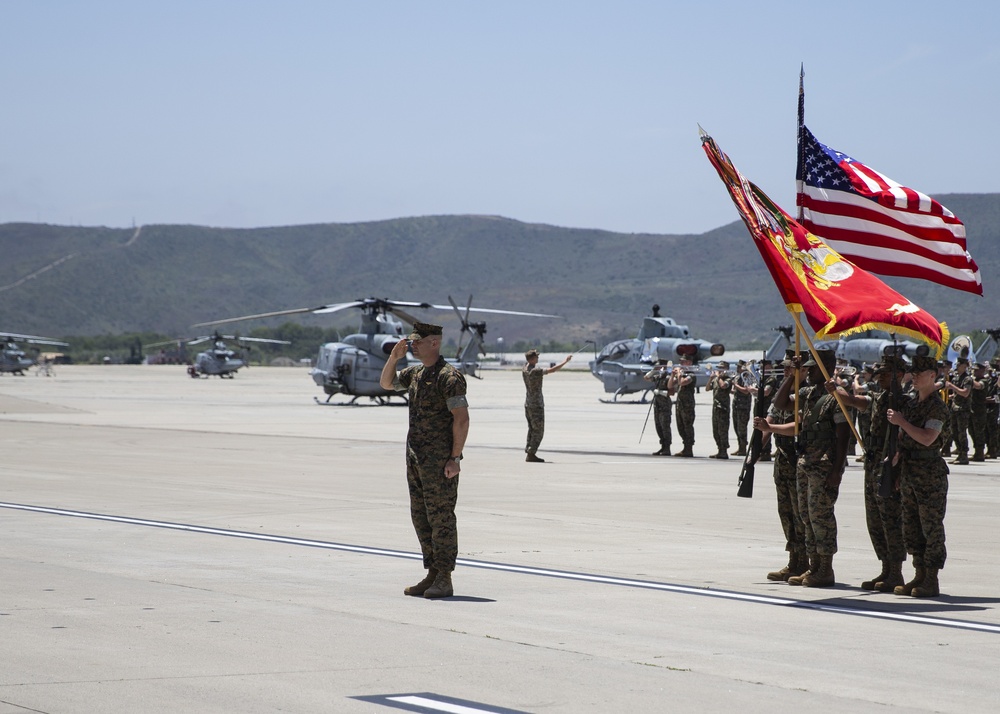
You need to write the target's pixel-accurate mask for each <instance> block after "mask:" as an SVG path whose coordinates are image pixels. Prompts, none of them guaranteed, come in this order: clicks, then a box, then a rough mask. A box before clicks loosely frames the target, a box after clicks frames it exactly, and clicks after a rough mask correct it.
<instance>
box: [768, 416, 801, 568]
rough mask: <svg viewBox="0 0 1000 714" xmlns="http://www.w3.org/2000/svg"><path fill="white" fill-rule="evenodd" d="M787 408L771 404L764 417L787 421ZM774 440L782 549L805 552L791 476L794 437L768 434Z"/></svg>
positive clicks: (792, 474)
mask: <svg viewBox="0 0 1000 714" xmlns="http://www.w3.org/2000/svg"><path fill="white" fill-rule="evenodd" d="M792 417H793V414H792V412H790V411H787V412H783V411H779V410H778V409H776V408H775V407H773V406H772V407H771V410H770V413H769V414H768V418H769V419H770V421H771V423H772V424H788V423H790V422H791V421H792ZM771 440H772V441H774V442H775V446H776V449H775V454H774V472H773V476H774V490H775V493H776V494H777V496H778V521H779V522H780V523H781V531H782V533H784V535H785V550H786V551H788V552H789V553H799V554H800V555H802V556H805V554H806V536H805V527H804V526H803V524H802V515H801V514H800V513H799V488H798V484H797V483H796V480H795V467H796V462H797V461H798V458H797V457H796V455H795V437H793V436H778V435H777V434H771Z"/></svg>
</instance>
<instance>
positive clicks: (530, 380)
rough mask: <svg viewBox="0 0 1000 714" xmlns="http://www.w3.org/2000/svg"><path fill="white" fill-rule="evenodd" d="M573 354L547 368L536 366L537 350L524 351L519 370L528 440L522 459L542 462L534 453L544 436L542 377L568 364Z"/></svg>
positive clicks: (543, 461) (537, 462)
mask: <svg viewBox="0 0 1000 714" xmlns="http://www.w3.org/2000/svg"><path fill="white" fill-rule="evenodd" d="M571 359H573V355H567V356H566V359H564V360H563V361H562V362H560V363H559V364H556V365H552V366H551V367H549V368H548V369H542V368H541V367H539V366H538V350H528V351H527V352H525V353H524V360H525V364H524V369H522V370H521V377H522V378H523V379H524V390H525V396H524V416H525V418H526V419H527V420H528V442H527V444H526V445H525V447H524V451H525V452H526V453H527V454H528V455H527V457H526V458H525V459H524V460H525V461H528V462H530V463H536V464H543V463H545V459H542V458H539V457H538V456H536V455H535V452H536V451H538V447H539V445H540V444H541V443H542V437H543V436H545V399H544V398H543V397H542V377H544V376H545V375H547V374H552V373H553V372H558V371H559V370H560V369H562V368H563V367H565V366H566V365H567V364H569V361H570V360H571Z"/></svg>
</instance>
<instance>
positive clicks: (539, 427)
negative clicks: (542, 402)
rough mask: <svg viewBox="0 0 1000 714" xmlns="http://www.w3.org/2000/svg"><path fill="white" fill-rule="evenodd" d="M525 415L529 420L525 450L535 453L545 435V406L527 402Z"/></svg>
mask: <svg viewBox="0 0 1000 714" xmlns="http://www.w3.org/2000/svg"><path fill="white" fill-rule="evenodd" d="M524 416H525V418H526V419H527V420H528V442H527V444H526V445H525V447H524V450H525V452H527V453H529V454H533V453H535V452H536V451H538V447H539V445H540V444H541V443H542V437H543V436H545V407H544V406H536V405H531V406H529V405H527V404H525V405H524Z"/></svg>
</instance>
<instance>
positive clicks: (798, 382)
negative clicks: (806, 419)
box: [789, 310, 802, 436]
mask: <svg viewBox="0 0 1000 714" xmlns="http://www.w3.org/2000/svg"><path fill="white" fill-rule="evenodd" d="M789 312H792V311H791V310H789ZM794 315H795V313H794V312H792V316H794ZM801 332H802V325H801V323H799V321H798V320H795V356H796V357H798V356H799V353H800V352H801V351H802V346H801V343H800V340H799V333H801ZM799 374H800V370H799V369H798V367H796V368H795V420H794V421H795V436H798V435H799V388H800V386H801V381H802V380H801V378H800V376H799Z"/></svg>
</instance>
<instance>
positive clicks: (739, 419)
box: [733, 401, 750, 451]
mask: <svg viewBox="0 0 1000 714" xmlns="http://www.w3.org/2000/svg"><path fill="white" fill-rule="evenodd" d="M749 423H750V406H749V405H746V406H739V405H738V403H737V402H735V401H734V402H733V431H735V432H736V445H737V446H738V447H739V449H740V451H746V450H747V425H748V424H749Z"/></svg>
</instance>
